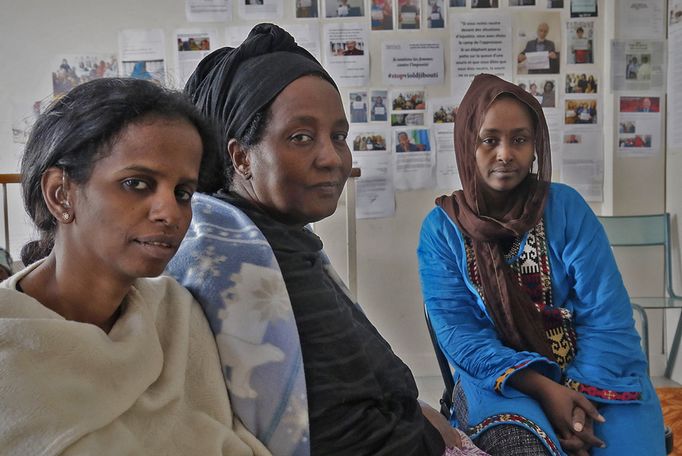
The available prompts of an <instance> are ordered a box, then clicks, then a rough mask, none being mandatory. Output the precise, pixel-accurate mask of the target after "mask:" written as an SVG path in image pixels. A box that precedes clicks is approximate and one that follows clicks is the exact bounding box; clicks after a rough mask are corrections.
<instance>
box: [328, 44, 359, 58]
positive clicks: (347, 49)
mask: <svg viewBox="0 0 682 456" xmlns="http://www.w3.org/2000/svg"><path fill="white" fill-rule="evenodd" d="M329 46H330V48H331V50H332V55H337V56H338V55H364V54H365V43H364V42H362V41H358V40H348V41H336V42H330V43H329Z"/></svg>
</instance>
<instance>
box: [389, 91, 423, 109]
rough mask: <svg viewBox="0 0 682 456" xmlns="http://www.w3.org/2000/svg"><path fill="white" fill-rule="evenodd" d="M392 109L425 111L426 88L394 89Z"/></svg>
mask: <svg viewBox="0 0 682 456" xmlns="http://www.w3.org/2000/svg"><path fill="white" fill-rule="evenodd" d="M391 109H392V110H393V111H424V110H426V101H425V98H424V90H411V89H404V90H392V91H391Z"/></svg>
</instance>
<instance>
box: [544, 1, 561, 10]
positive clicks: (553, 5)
mask: <svg viewBox="0 0 682 456" xmlns="http://www.w3.org/2000/svg"><path fill="white" fill-rule="evenodd" d="M563 7H564V0H547V8H563Z"/></svg>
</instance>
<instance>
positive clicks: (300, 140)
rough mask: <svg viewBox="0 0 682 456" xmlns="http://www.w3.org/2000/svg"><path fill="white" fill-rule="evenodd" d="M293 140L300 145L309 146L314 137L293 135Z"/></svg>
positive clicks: (303, 134) (300, 134)
mask: <svg viewBox="0 0 682 456" xmlns="http://www.w3.org/2000/svg"><path fill="white" fill-rule="evenodd" d="M291 140H292V141H293V142H295V143H298V144H308V143H310V142H312V141H313V137H312V136H310V135H307V134H305V133H299V134H297V135H293V136H292V137H291Z"/></svg>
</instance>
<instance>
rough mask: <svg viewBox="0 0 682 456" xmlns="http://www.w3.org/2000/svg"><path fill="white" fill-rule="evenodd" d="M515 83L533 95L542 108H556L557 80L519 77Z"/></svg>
mask: <svg viewBox="0 0 682 456" xmlns="http://www.w3.org/2000/svg"><path fill="white" fill-rule="evenodd" d="M517 85H518V86H519V87H521V88H522V89H523V90H525V91H526V92H528V93H529V94H531V95H533V96H534V97H535V98H536V99H537V100H538V102H539V103H540V105H541V106H542V107H543V108H556V106H557V90H556V87H557V81H556V80H555V79H519V80H518V82H517Z"/></svg>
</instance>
